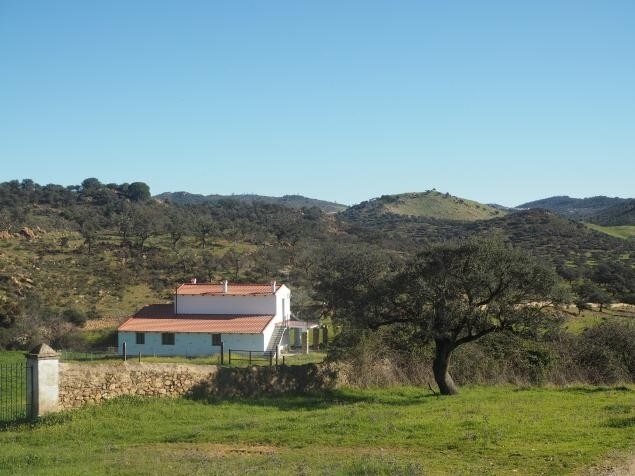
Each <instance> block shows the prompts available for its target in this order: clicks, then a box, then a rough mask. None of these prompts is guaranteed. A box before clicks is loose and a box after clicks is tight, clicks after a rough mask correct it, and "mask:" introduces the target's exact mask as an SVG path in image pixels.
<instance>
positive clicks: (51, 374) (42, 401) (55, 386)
mask: <svg viewBox="0 0 635 476" xmlns="http://www.w3.org/2000/svg"><path fill="white" fill-rule="evenodd" d="M26 359H27V367H28V373H27V393H26V394H27V405H28V409H29V413H30V414H29V416H30V417H31V418H35V417H39V416H42V415H45V414H47V413H51V412H56V411H57V410H58V405H59V395H60V388H59V380H60V378H59V375H60V371H59V368H60V365H59V362H60V361H59V354H58V353H57V352H55V351H54V350H53V349H51V348H50V347H49V346H48V345H46V344H40V345H38V346H37V347H35V348H34V349H32V350H31V351H30V352H29V353H28V354H27V356H26Z"/></svg>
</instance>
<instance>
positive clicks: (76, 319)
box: [62, 309, 87, 327]
mask: <svg viewBox="0 0 635 476" xmlns="http://www.w3.org/2000/svg"><path fill="white" fill-rule="evenodd" d="M62 319H64V320H65V321H66V322H70V323H71V324H75V325H76V326H80V327H81V326H83V325H84V324H86V320H87V316H86V314H84V313H83V312H82V311H79V310H77V309H66V310H65V311H64V312H62Z"/></svg>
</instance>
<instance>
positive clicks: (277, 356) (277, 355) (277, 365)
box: [276, 347, 278, 367]
mask: <svg viewBox="0 0 635 476" xmlns="http://www.w3.org/2000/svg"><path fill="white" fill-rule="evenodd" d="M277 366H278V348H277V347H276V367H277Z"/></svg>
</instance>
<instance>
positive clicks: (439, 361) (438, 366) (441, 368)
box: [432, 340, 459, 395]
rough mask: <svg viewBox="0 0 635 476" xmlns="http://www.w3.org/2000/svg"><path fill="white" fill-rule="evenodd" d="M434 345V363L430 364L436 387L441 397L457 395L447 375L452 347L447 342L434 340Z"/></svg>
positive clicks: (452, 381) (455, 388)
mask: <svg viewBox="0 0 635 476" xmlns="http://www.w3.org/2000/svg"><path fill="white" fill-rule="evenodd" d="M435 344H436V348H435V355H434V361H433V362H432V371H433V372H434V380H436V382H437V385H438V386H439V391H440V392H441V395H456V394H457V393H459V390H458V388H457V387H456V385H455V384H454V380H452V377H451V376H450V374H449V373H448V366H449V365H450V354H451V352H452V347H451V345H450V343H449V342H447V341H444V340H435Z"/></svg>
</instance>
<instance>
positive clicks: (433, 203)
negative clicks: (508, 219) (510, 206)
mask: <svg viewBox="0 0 635 476" xmlns="http://www.w3.org/2000/svg"><path fill="white" fill-rule="evenodd" d="M396 197H398V198H399V200H398V201H397V202H395V203H389V204H387V205H386V209H387V210H388V211H390V212H392V213H396V214H399V215H413V216H421V217H431V218H439V219H444V220H468V221H471V220H487V219H490V218H496V217H500V216H503V215H505V212H503V211H501V210H497V209H496V208H494V207H491V206H489V205H484V204H481V203H478V202H475V201H472V200H466V199H462V198H459V197H454V196H452V195H447V196H446V195H445V194H442V193H439V192H434V191H430V192H426V193H404V194H401V195H396Z"/></svg>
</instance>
